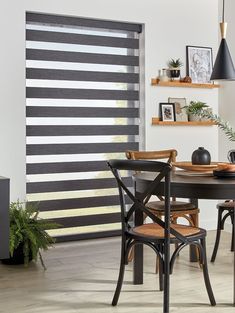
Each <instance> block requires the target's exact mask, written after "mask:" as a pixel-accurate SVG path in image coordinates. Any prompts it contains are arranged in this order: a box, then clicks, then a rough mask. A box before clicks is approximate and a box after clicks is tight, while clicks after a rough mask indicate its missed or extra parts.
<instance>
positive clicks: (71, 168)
mask: <svg viewBox="0 0 235 313" xmlns="http://www.w3.org/2000/svg"><path fill="white" fill-rule="evenodd" d="M85 164H86V166H85ZM109 170H110V169H109V168H108V166H107V162H106V161H87V162H55V163H53V162H52V163H28V164H26V174H27V175H30V174H31V175H32V174H52V173H53V174H55V173H77V172H93V171H109Z"/></svg>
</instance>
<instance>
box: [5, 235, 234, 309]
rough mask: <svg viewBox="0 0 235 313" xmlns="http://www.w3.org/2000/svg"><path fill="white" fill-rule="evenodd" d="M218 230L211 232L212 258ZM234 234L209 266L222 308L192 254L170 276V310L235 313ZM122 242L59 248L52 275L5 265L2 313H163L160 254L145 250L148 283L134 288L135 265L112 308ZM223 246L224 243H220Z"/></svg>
mask: <svg viewBox="0 0 235 313" xmlns="http://www.w3.org/2000/svg"><path fill="white" fill-rule="evenodd" d="M214 236H215V233H214V232H209V234H208V243H207V244H208V255H209V256H210V255H211V249H212V245H213V243H214ZM230 236H231V235H230V234H228V233H223V237H222V242H223V243H224V246H225V248H224V249H221V248H220V250H219V255H218V257H217V259H216V262H215V264H214V265H211V264H210V265H209V270H210V276H211V283H212V286H213V289H214V293H215V297H216V300H217V306H216V307H211V306H210V305H209V301H208V297H207V294H206V290H205V286H204V282H203V277H202V273H201V271H200V269H199V268H198V266H197V264H195V263H189V262H188V250H187V251H186V249H185V251H183V252H182V253H181V255H180V257H179V259H178V260H177V263H176V266H175V269H174V273H173V275H172V276H171V312H180V313H186V312H187V313H189V312H190V313H191V312H192V313H194V312H201V313H212V312H213V313H214V312H215V313H221V312H223V313H234V312H235V308H234V307H233V306H232V293H233V290H232V286H233V280H232V272H233V271H232V269H233V264H232V260H233V258H232V253H231V252H230V251H229V247H230ZM119 247H120V244H119V239H118V238H112V239H102V240H92V241H83V242H74V243H68V244H58V245H56V247H55V248H52V249H51V250H50V251H48V252H46V253H45V254H44V259H45V262H46V264H47V268H48V269H47V271H45V272H44V271H43V269H42V268H41V266H40V264H39V263H38V264H37V265H35V264H31V265H30V267H29V268H24V267H23V266H6V265H0V312H1V313H15V312H16V313H65V312H66V313H75V312H76V313H83V312H84V313H106V312H107V313H114V312H115V313H130V312H135V313H139V312H144V313H152V312H154V313H155V312H156V313H157V312H162V293H161V292H159V291H158V279H157V276H156V275H155V274H154V267H155V256H154V254H153V252H152V251H151V250H150V249H148V248H147V249H146V250H145V276H144V280H145V281H144V285H138V286H134V285H132V266H131V265H128V267H127V268H126V275H125V284H124V286H123V290H122V293H121V296H120V300H119V304H118V306H117V307H115V308H114V307H112V306H111V305H110V303H111V299H112V296H113V291H114V289H115V284H116V279H117V275H118V267H119ZM221 247H222V244H221Z"/></svg>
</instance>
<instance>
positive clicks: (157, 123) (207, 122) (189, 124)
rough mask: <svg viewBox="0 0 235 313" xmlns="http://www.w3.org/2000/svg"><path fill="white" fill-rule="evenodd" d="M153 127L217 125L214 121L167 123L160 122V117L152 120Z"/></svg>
mask: <svg viewBox="0 0 235 313" xmlns="http://www.w3.org/2000/svg"><path fill="white" fill-rule="evenodd" d="M152 125H161V126H169V125H171V126H212V125H216V124H215V123H214V122H212V121H190V122H166V121H160V120H159V117H153V118H152Z"/></svg>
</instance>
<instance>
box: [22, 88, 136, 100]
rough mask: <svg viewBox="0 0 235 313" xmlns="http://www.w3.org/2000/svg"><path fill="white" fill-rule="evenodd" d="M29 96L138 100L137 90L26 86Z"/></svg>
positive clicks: (40, 97)
mask: <svg viewBox="0 0 235 313" xmlns="http://www.w3.org/2000/svg"><path fill="white" fill-rule="evenodd" d="M26 97H27V98H39V99H94V100H133V101H135V100H138V99H139V92H138V91H135V90H102V89H72V88H43V87H41V88H40V87H26Z"/></svg>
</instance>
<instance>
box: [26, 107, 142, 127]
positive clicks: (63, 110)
mask: <svg viewBox="0 0 235 313" xmlns="http://www.w3.org/2000/svg"><path fill="white" fill-rule="evenodd" d="M26 116H27V117H113V118H115V117H130V118H135V117H139V108H109V107H107V108H106V107H67V106H66V107H46V106H43V107H41V106H27V107H26ZM107 126H108V125H107ZM122 126H123V127H125V125H122ZM98 127H99V126H98Z"/></svg>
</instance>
